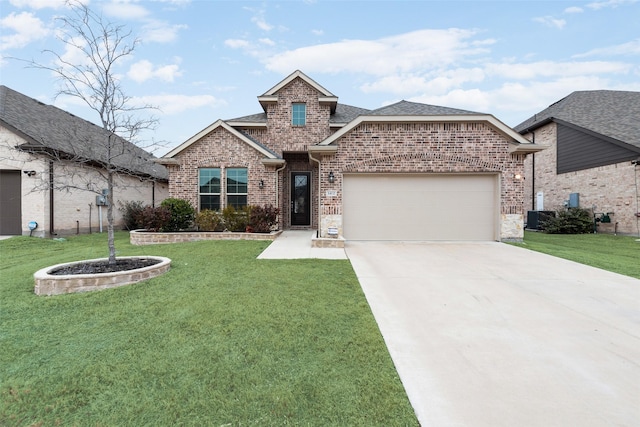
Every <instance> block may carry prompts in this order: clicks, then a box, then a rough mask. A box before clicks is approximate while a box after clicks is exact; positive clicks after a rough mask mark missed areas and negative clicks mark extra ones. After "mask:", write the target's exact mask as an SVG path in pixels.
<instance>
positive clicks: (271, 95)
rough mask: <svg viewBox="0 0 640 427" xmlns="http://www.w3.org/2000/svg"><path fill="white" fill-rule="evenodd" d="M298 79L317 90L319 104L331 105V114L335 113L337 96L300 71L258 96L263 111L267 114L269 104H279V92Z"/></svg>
mask: <svg viewBox="0 0 640 427" xmlns="http://www.w3.org/2000/svg"><path fill="white" fill-rule="evenodd" d="M297 78H300V79H302V80H303V81H304V82H305V83H307V84H308V85H309V86H311V87H313V88H314V89H315V90H317V91H318V93H319V95H318V102H319V103H320V104H321V105H329V106H330V108H331V114H334V113H335V111H336V107H337V105H338V97H337V96H335V95H334V94H332V93H331V92H329V91H328V90H327V89H325V88H324V87H322V86H321V85H320V84H318V83H317V82H316V81H315V80H313V79H312V78H310V77H309V76H307V75H306V74H305V73H303V72H302V71H300V70H296V71H294V72H293V73H291V74H290V75H289V76H288V77H286V78H285V79H284V80H282V81H281V82H280V83H278V84H277V85H275V86H274V87H272V88H271V89H269V90H268V91H266V92H265V93H264V94H263V95H260V96H258V102H260V105H261V106H262V109H263V110H264V111H265V112H266V111H267V106H268V105H269V104H271V103H277V102H278V92H279V91H280V90H281V89H282V88H284V87H285V86H287V85H288V84H290V83H291V82H292V81H294V80H295V79H297Z"/></svg>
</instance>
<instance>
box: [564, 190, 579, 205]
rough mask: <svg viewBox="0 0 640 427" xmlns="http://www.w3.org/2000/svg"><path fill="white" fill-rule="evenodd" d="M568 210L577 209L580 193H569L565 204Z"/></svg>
mask: <svg viewBox="0 0 640 427" xmlns="http://www.w3.org/2000/svg"><path fill="white" fill-rule="evenodd" d="M567 207H568V208H579V207H580V193H571V194H569V203H568V204H567Z"/></svg>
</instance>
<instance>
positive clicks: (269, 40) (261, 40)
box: [258, 38, 276, 46]
mask: <svg viewBox="0 0 640 427" xmlns="http://www.w3.org/2000/svg"><path fill="white" fill-rule="evenodd" d="M258 41H259V42H260V43H261V44H263V45H267V46H275V45H276V42H274V41H273V40H271V39H268V38H264V39H260V40H258Z"/></svg>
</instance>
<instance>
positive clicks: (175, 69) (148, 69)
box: [127, 58, 182, 83]
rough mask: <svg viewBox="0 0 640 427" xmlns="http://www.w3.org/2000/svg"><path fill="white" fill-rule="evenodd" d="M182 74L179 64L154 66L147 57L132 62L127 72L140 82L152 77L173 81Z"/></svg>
mask: <svg viewBox="0 0 640 427" xmlns="http://www.w3.org/2000/svg"><path fill="white" fill-rule="evenodd" d="M176 61H177V62H180V58H176ZM180 76H182V71H181V70H180V65H179V64H170V65H160V66H154V65H153V64H152V63H151V62H150V61H147V60H146V59H143V60H141V61H138V62H136V63H135V64H132V65H131V67H130V68H129V71H128V72H127V77H129V78H130V79H132V80H134V81H136V82H138V83H142V82H145V81H147V80H151V79H158V80H161V81H164V82H173V81H174V79H175V78H176V77H180Z"/></svg>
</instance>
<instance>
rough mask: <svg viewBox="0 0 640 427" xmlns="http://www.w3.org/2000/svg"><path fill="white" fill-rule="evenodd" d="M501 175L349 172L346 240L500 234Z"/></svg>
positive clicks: (488, 237)
mask: <svg viewBox="0 0 640 427" xmlns="http://www.w3.org/2000/svg"><path fill="white" fill-rule="evenodd" d="M497 187H498V178H497V175H466V174H449V175H436V174H416V175H396V174H352V175H345V176H344V187H343V209H344V212H343V213H344V215H343V234H344V237H345V238H346V239H347V240H496V238H497V233H496V227H497V224H498V217H497V215H498V191H497Z"/></svg>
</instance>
